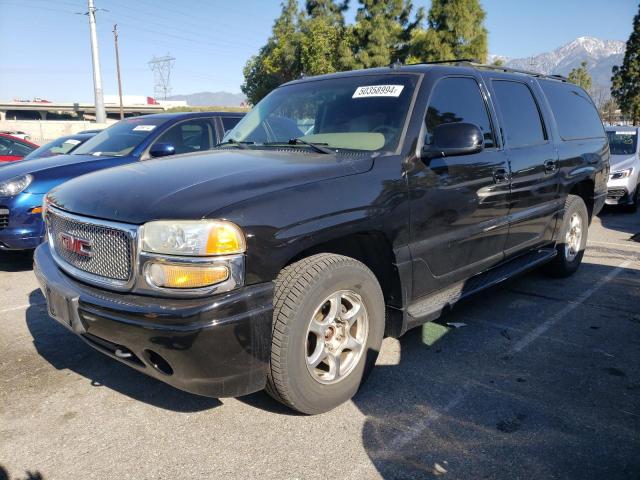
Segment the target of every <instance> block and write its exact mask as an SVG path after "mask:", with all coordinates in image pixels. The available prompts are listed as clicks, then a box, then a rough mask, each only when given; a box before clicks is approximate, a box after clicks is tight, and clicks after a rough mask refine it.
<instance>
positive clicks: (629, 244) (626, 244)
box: [587, 240, 640, 250]
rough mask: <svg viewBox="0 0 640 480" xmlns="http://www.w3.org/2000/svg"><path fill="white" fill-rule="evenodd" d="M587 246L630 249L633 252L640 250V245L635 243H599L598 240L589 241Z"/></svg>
mask: <svg viewBox="0 0 640 480" xmlns="http://www.w3.org/2000/svg"><path fill="white" fill-rule="evenodd" d="M587 245H611V246H615V247H625V248H630V249H632V250H636V249H638V248H640V245H639V244H636V243H634V242H629V243H620V242H598V241H596V240H589V241H588V242H587Z"/></svg>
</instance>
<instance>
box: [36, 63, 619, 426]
mask: <svg viewBox="0 0 640 480" xmlns="http://www.w3.org/2000/svg"><path fill="white" fill-rule="evenodd" d="M608 171H609V147H608V143H607V139H606V136H605V132H604V129H603V127H602V124H601V121H600V119H599V117H598V113H597V111H596V109H595V107H594V105H593V103H592V101H591V99H590V98H589V96H588V95H587V94H586V93H585V92H584V90H582V89H581V88H579V87H577V86H575V85H572V84H569V83H567V82H566V81H565V80H563V79H561V78H557V77H545V76H541V75H536V74H530V73H527V72H519V71H514V70H507V69H496V68H490V67H486V66H481V65H475V64H471V63H458V64H456V65H443V64H438V65H413V66H404V67H403V66H393V67H389V68H380V69H372V70H363V71H356V72H346V73H338V74H332V75H326V76H320V77H312V78H303V79H300V80H297V81H294V82H290V83H287V84H286V85H283V86H281V87H279V88H277V89H276V90H274V91H273V92H272V93H271V94H269V95H268V96H267V97H266V98H265V99H263V100H262V101H261V102H260V103H259V104H258V105H256V106H255V108H254V109H253V110H252V111H251V112H250V113H249V114H247V115H246V116H245V117H244V118H243V120H242V121H240V123H238V125H237V126H236V127H235V128H234V129H233V130H232V131H230V132H229V133H227V135H226V137H225V141H224V142H223V143H222V144H220V145H219V146H218V148H217V151H215V150H214V151H212V152H206V153H198V154H187V155H181V156H179V157H176V158H171V159H160V160H153V161H148V162H144V163H139V164H135V165H128V166H123V167H117V168H113V169H109V170H104V171H100V172H96V173H92V174H89V175H86V176H83V177H80V178H77V179H74V180H71V181H69V182H67V183H65V184H64V185H62V186H60V187H57V188H56V189H54V190H53V191H51V192H50V193H49V194H48V196H47V197H46V201H45V205H44V210H45V212H44V215H45V219H46V223H47V228H48V244H44V245H42V246H41V247H39V248H38V250H37V251H36V253H35V271H36V274H37V276H38V278H39V280H40V283H41V286H42V290H43V292H44V294H45V296H46V297H47V302H48V308H49V313H50V315H51V316H52V317H53V318H54V319H56V320H58V321H59V322H61V323H62V324H64V325H65V326H67V327H68V328H69V329H71V330H72V331H73V332H75V333H76V334H77V335H79V336H80V337H81V338H82V339H83V340H85V341H86V342H87V343H88V344H89V345H91V346H92V347H94V348H96V349H98V350H100V351H101V352H103V353H105V354H107V355H109V356H111V357H113V358H115V359H117V360H120V361H122V362H124V363H126V364H128V365H130V366H131V367H133V368H136V369H137V370H139V371H141V372H144V373H146V374H148V375H151V376H153V377H155V378H157V379H159V380H162V381H164V382H167V383H169V384H171V385H173V386H175V387H177V388H180V389H183V390H186V391H189V392H193V393H197V394H201V395H207V396H216V397H217V396H222V397H224V396H239V395H244V394H247V393H250V392H254V391H257V390H260V389H263V388H266V389H267V391H268V392H269V393H270V394H271V395H272V396H274V397H275V398H276V399H278V400H280V401H282V402H284V403H285V404H287V405H289V406H290V407H292V408H294V409H296V410H299V411H301V412H305V413H310V414H312V413H319V412H324V411H327V410H329V409H331V408H333V407H335V406H336V405H339V404H340V403H341V402H344V401H346V400H348V399H349V398H351V397H352V396H353V395H354V394H355V393H356V391H357V390H358V388H359V386H360V385H361V383H362V382H363V379H364V378H365V377H366V375H367V373H368V372H369V370H370V369H371V367H372V366H373V364H374V363H375V360H376V356H377V353H378V350H379V349H380V344H381V342H382V338H383V336H384V335H385V334H386V335H390V336H396V337H397V336H400V335H402V334H403V333H404V332H406V331H407V330H408V329H410V328H412V327H415V326H417V325H420V324H422V323H424V322H426V321H429V320H433V319H435V318H436V317H438V316H439V315H440V314H441V312H442V311H443V310H445V309H447V308H449V307H451V306H453V305H454V304H455V303H456V302H457V301H458V300H460V299H461V298H463V297H465V296H467V295H469V294H471V293H474V292H477V291H479V290H482V289H484V288H486V287H488V286H491V285H494V284H495V283H497V282H499V281H502V280H504V279H506V278H508V277H510V276H512V275H515V274H518V273H521V272H523V271H526V270H528V269H531V268H534V267H537V266H541V265H543V264H545V265H544V268H545V269H546V270H547V271H548V272H549V273H550V274H552V275H556V276H567V275H570V274H571V273H573V272H574V271H575V270H576V269H577V268H578V266H579V264H580V262H581V260H582V256H583V252H584V249H585V245H586V240H587V229H588V225H589V221H590V219H591V217H592V216H593V215H595V214H597V213H598V212H599V211H600V209H601V208H602V205H603V203H604V201H605V197H606V191H607V177H608Z"/></svg>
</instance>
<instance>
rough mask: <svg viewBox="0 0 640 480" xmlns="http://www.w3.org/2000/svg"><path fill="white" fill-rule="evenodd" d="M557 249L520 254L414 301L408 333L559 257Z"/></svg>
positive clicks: (410, 307) (409, 308)
mask: <svg viewBox="0 0 640 480" xmlns="http://www.w3.org/2000/svg"><path fill="white" fill-rule="evenodd" d="M556 253H557V252H556V249H555V248H553V249H551V248H550V249H542V250H535V251H532V252H529V253H527V254H525V255H521V256H519V257H516V258H514V259H512V260H509V261H507V262H505V263H501V264H499V265H497V266H495V267H493V268H491V269H490V270H487V271H486V272H482V273H479V274H478V275H475V276H473V277H471V278H469V279H468V280H464V281H461V282H458V283H456V284H454V285H452V286H450V287H447V288H445V289H444V290H440V291H438V292H435V293H432V294H430V295H427V296H425V297H423V298H421V299H418V300H417V301H415V302H413V303H412V304H410V305H409V307H408V308H407V313H408V314H409V315H408V318H407V330H408V329H410V328H412V327H415V326H417V325H421V324H423V323H425V322H429V321H432V320H435V319H436V318H438V317H439V316H440V315H441V314H442V312H443V310H446V309H450V308H452V307H453V306H454V305H455V304H456V303H458V302H459V301H460V300H462V299H463V298H465V297H468V296H470V295H473V294H474V293H478V292H480V291H481V290H484V289H486V288H489V287H492V286H494V285H497V284H498V283H502V282H504V281H505V280H508V279H509V278H511V277H514V276H516V275H519V274H521V273H524V272H526V271H528V270H531V269H533V268H535V267H537V266H539V265H542V264H543V263H546V262H548V261H549V260H551V259H552V258H553V257H555V256H556Z"/></svg>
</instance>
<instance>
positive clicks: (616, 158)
mask: <svg viewBox="0 0 640 480" xmlns="http://www.w3.org/2000/svg"><path fill="white" fill-rule="evenodd" d="M637 163H638V159H637V157H636V155H635V154H634V155H611V160H610V164H611V172H617V171H618V170H625V169H627V168H631V167H633V166H635V167H636V168H637V167H638V165H637Z"/></svg>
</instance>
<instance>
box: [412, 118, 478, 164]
mask: <svg viewBox="0 0 640 480" xmlns="http://www.w3.org/2000/svg"><path fill="white" fill-rule="evenodd" d="M483 148H484V137H483V135H482V131H481V130H480V128H479V127H478V126H477V125H474V124H473V123H463V122H459V123H441V124H440V125H438V126H437V127H436V128H435V129H434V131H433V138H432V143H431V144H429V145H425V146H424V147H422V151H421V152H420V156H421V158H423V159H431V158H436V157H453V156H456V155H469V154H471V153H478V152H480V151H482V149H483Z"/></svg>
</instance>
